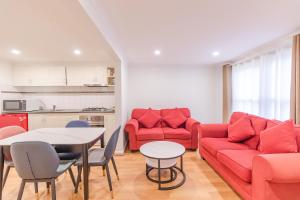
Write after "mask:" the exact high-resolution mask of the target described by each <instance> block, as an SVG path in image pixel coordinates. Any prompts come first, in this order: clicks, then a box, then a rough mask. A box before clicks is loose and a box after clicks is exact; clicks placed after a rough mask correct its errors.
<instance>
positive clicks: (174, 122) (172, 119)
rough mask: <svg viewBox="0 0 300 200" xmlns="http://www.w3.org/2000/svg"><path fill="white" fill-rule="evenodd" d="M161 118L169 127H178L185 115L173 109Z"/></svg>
mask: <svg viewBox="0 0 300 200" xmlns="http://www.w3.org/2000/svg"><path fill="white" fill-rule="evenodd" d="M163 120H164V121H165V122H166V123H167V124H168V125H169V126H170V127H171V128H178V127H179V126H180V125H182V124H183V123H184V122H185V121H186V120H187V118H186V116H184V114H183V113H182V112H181V111H180V110H179V109H178V108H176V109H174V110H173V111H172V112H170V114H168V115H167V116H165V117H164V118H163Z"/></svg>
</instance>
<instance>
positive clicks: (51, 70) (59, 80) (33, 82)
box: [13, 66, 66, 86]
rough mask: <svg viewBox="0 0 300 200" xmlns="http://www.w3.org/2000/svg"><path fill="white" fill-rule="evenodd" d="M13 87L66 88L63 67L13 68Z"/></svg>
mask: <svg viewBox="0 0 300 200" xmlns="http://www.w3.org/2000/svg"><path fill="white" fill-rule="evenodd" d="M13 85H14V86H66V73H65V67H64V66H49V67H48V66H14V67H13Z"/></svg>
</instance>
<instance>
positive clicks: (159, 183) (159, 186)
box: [157, 159, 161, 190]
mask: <svg viewBox="0 0 300 200" xmlns="http://www.w3.org/2000/svg"><path fill="white" fill-rule="evenodd" d="M157 170H158V189H159V190H160V189H161V182H160V179H161V177H160V159H158V168H157Z"/></svg>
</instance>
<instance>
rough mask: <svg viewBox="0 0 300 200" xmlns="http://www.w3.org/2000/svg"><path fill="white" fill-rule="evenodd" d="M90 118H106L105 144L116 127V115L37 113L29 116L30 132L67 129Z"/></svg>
mask: <svg viewBox="0 0 300 200" xmlns="http://www.w3.org/2000/svg"><path fill="white" fill-rule="evenodd" d="M82 116H84V117H88V116H104V128H105V129H106V131H105V134H104V141H105V144H106V143H107V141H108V140H109V138H110V136H111V135H112V133H113V131H114V128H115V127H116V118H115V114H111V113H35V114H28V127H29V130H34V129H39V128H60V127H65V126H66V124H67V123H68V122H70V121H72V120H79V119H81V118H82Z"/></svg>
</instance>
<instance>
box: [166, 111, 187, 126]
mask: <svg viewBox="0 0 300 200" xmlns="http://www.w3.org/2000/svg"><path fill="white" fill-rule="evenodd" d="M174 111H176V112H177V111H179V112H180V114H182V115H183V116H184V117H186V118H190V117H191V113H190V110H189V109H188V108H171V109H161V110H160V114H161V117H162V118H163V119H164V118H166V117H167V116H168V115H173V113H174ZM179 117H180V118H182V117H181V116H179ZM183 122H185V121H183ZM162 127H171V126H170V125H169V124H168V123H166V122H165V121H164V120H163V121H162ZM179 127H180V128H185V123H182V125H180V126H179Z"/></svg>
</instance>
